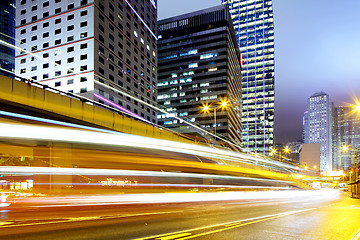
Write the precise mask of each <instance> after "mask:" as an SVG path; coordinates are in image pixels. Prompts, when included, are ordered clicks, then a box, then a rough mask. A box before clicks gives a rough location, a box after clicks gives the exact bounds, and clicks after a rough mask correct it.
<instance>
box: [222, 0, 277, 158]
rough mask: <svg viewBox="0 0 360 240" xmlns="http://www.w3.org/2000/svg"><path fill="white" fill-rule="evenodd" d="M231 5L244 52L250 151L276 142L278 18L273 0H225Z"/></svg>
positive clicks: (264, 150) (262, 149) (246, 139)
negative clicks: (276, 21) (274, 13)
mask: <svg viewBox="0 0 360 240" xmlns="http://www.w3.org/2000/svg"><path fill="white" fill-rule="evenodd" d="M222 3H223V4H226V5H228V6H229V9H230V13H231V15H232V21H233V25H234V28H235V33H236V36H237V40H238V45H239V47H240V52H241V54H242V61H243V68H242V114H243V118H242V126H243V130H242V139H243V148H244V151H247V152H256V153H259V154H264V155H265V154H266V153H267V152H269V151H270V150H271V148H272V147H273V145H274V102H275V85H274V75H275V74H274V21H273V9H272V0H252V1H249V0H222Z"/></svg>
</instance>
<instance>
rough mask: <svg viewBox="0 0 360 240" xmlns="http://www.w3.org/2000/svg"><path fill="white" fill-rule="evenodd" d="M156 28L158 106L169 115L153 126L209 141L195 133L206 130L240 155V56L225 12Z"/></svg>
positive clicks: (222, 9)
mask: <svg viewBox="0 0 360 240" xmlns="http://www.w3.org/2000/svg"><path fill="white" fill-rule="evenodd" d="M158 26H159V31H158V33H159V42H158V46H159V47H158V50H159V53H158V63H159V70H158V71H159V79H158V103H159V104H160V105H161V106H162V107H163V108H164V109H165V110H166V111H167V112H168V114H160V115H158V123H159V124H160V125H163V126H165V127H167V128H170V129H172V130H175V131H177V132H181V133H185V134H189V135H190V134H191V135H192V136H196V137H198V138H205V139H208V140H210V141H212V139H213V137H214V136H211V135H210V136H209V134H207V133H205V132H203V131H201V130H200V129H205V130H207V131H209V132H214V133H215V134H214V135H216V136H221V137H222V138H223V139H226V141H230V142H232V143H235V144H236V145H237V146H239V147H236V148H238V149H240V146H241V129H242V127H241V64H240V51H239V48H238V45H237V39H236V37H235V32H234V28H233V25H232V20H231V16H230V13H229V10H228V7H227V6H225V5H220V6H217V7H213V8H209V9H204V10H201V11H197V12H193V13H189V14H184V15H180V16H176V17H173V18H168V19H164V20H161V21H159V22H158ZM222 102H226V103H227V106H226V107H222V105H221V103H222ZM204 106H208V108H209V110H208V111H204V109H203V107H204ZM177 117H179V118H180V119H177ZM182 119H183V120H182ZM184 121H189V122H190V123H191V124H197V125H198V126H199V127H200V129H199V128H194V127H193V126H189V125H188V124H186V123H184ZM226 141H222V142H221V141H220V140H217V141H216V143H217V144H220V143H221V144H224V145H226V143H225V142H226ZM230 145H231V146H233V145H232V144H230Z"/></svg>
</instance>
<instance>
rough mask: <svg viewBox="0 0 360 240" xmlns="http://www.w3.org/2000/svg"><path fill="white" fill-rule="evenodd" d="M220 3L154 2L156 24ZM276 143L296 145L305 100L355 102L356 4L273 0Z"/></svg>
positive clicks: (358, 93)
mask: <svg viewBox="0 0 360 240" xmlns="http://www.w3.org/2000/svg"><path fill="white" fill-rule="evenodd" d="M220 3H221V0H181V1H179V0H158V17H159V19H163V18H167V17H171V16H176V15H180V14H183V13H188V12H192V11H196V10H200V9H203V8H208V7H212V6H216V5H219V4H220ZM273 7H274V24H275V83H276V84H275V93H276V98H275V141H276V142H279V143H287V142H289V141H295V140H300V139H301V136H302V116H303V112H304V111H305V110H306V104H307V98H308V97H309V96H311V95H312V94H314V93H315V92H320V91H324V92H326V93H327V94H329V96H330V99H331V100H332V101H333V102H334V104H335V106H339V105H348V104H351V103H353V102H354V100H353V99H354V98H355V97H357V98H358V99H360V14H359V9H360V0H346V1H344V0H273Z"/></svg>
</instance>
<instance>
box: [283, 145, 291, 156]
mask: <svg viewBox="0 0 360 240" xmlns="http://www.w3.org/2000/svg"><path fill="white" fill-rule="evenodd" d="M289 152H290V148H289V147H288V146H286V147H285V148H284V153H286V154H288V153H289Z"/></svg>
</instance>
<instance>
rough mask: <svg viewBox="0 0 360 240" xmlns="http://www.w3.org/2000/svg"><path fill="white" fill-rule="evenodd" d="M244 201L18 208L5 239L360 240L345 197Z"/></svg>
mask: <svg viewBox="0 0 360 240" xmlns="http://www.w3.org/2000/svg"><path fill="white" fill-rule="evenodd" d="M294 192H295V191H294ZM197 194H199V196H201V195H200V193H197ZM244 194H245V195H244V196H246V197H238V196H240V195H237V197H236V198H238V199H230V198H228V197H227V198H224V199H223V200H222V201H220V200H219V199H221V198H218V199H217V201H209V200H207V199H206V198H202V200H201V201H200V200H199V201H195V199H194V202H190V201H189V199H187V198H186V197H184V196H185V195H186V194H185V193H183V194H181V193H179V194H178V195H175V196H177V200H176V201H171V200H168V199H170V198H166V196H167V194H163V195H156V196H159V197H158V200H159V199H163V200H162V201H157V200H155V201H154V202H153V203H151V202H152V201H153V200H149V199H148V198H149V195H143V196H146V197H145V198H146V199H148V200H141V198H139V197H138V198H136V197H133V198H132V201H127V202H124V201H123V200H122V202H118V203H116V202H107V203H106V204H105V203H104V202H102V201H99V202H98V203H97V204H94V203H92V204H77V203H76V201H74V198H72V200H71V201H68V202H66V201H65V200H62V201H61V202H59V201H56V200H51V199H50V200H51V201H48V202H46V203H45V204H44V203H42V204H41V203H40V202H34V203H31V204H27V205H21V204H19V205H16V204H13V205H11V206H10V207H3V208H1V209H0V216H1V221H0V239H54V240H56V239H61V240H64V239H142V240H145V239H161V240H170V239H304V240H307V239H334V240H341V239H346V240H350V239H352V240H356V239H360V238H359V237H360V200H357V199H351V198H349V197H348V196H347V195H346V194H344V193H339V192H334V191H323V192H319V191H296V194H291V191H282V192H265V193H264V194H262V193H259V192H258V193H256V194H251V193H250V194H248V195H246V193H244ZM218 195H219V196H222V195H224V196H229V193H218ZM140 196H141V195H140ZM188 196H190V197H193V196H194V195H188ZM195 196H196V195H195ZM209 196H213V195H209ZM183 197H184V198H183ZM180 198H182V199H184V200H181V199H180ZM240 198H241V199H240ZM154 199H155V198H154ZM49 202H52V204H50V203H49ZM80 202H83V201H80ZM71 203H72V204H71Z"/></svg>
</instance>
